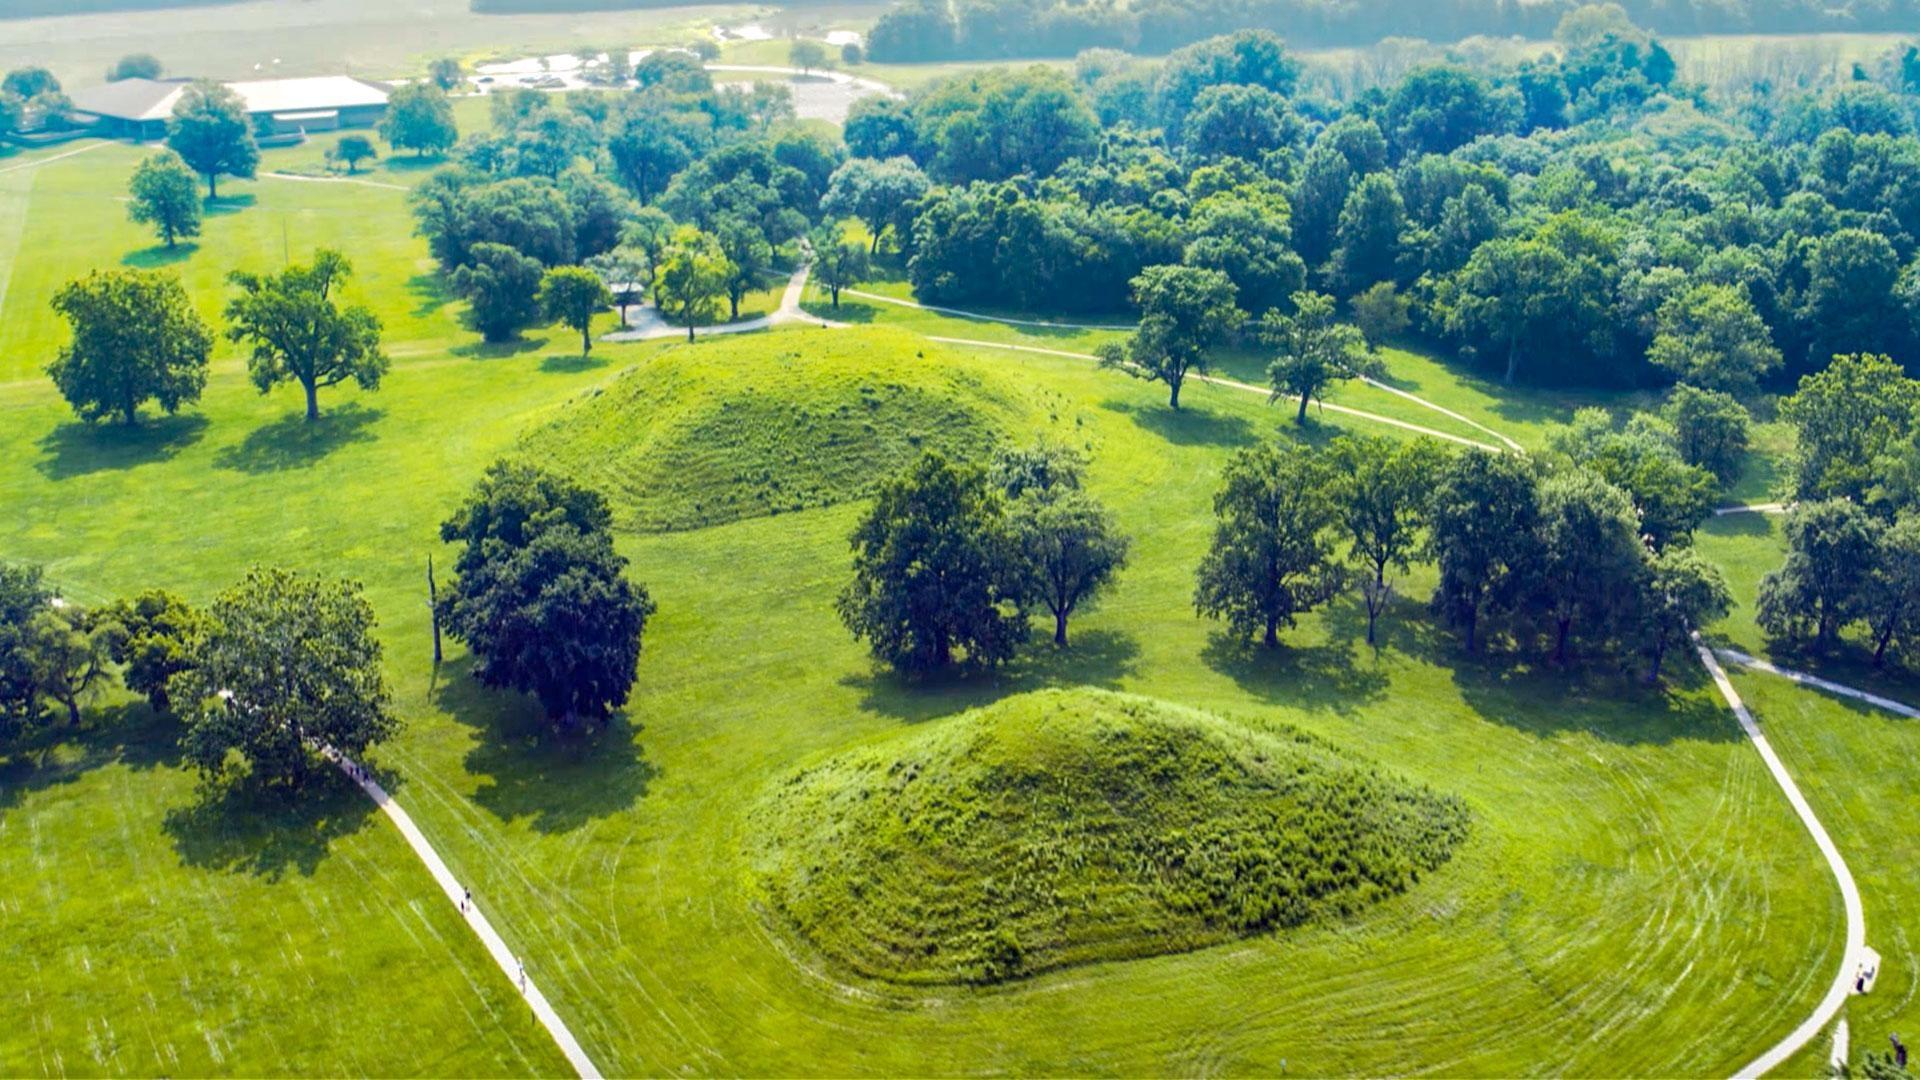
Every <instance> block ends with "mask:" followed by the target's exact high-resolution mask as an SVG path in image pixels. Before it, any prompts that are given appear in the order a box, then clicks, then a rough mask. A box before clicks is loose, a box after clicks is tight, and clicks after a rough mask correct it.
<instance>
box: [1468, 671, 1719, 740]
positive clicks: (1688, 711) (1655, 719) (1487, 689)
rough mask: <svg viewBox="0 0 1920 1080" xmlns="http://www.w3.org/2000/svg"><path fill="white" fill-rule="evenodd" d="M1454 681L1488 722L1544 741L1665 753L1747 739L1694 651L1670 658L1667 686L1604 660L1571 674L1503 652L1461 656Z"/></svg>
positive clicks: (1665, 681)
mask: <svg viewBox="0 0 1920 1080" xmlns="http://www.w3.org/2000/svg"><path fill="white" fill-rule="evenodd" d="M1450 666H1451V671H1452V675H1453V682H1454V685H1455V687H1456V688H1458V690H1459V691H1460V696H1461V699H1462V700H1464V701H1465V702H1466V703H1467V704H1468V705H1469V706H1471V707H1472V708H1473V711H1474V712H1475V713H1477V714H1478V715H1479V716H1481V717H1482V718H1484V719H1486V720H1489V721H1492V722H1494V723H1497V724H1503V725H1505V726H1507V727H1511V728H1514V729H1516V730H1519V731H1525V732H1528V733H1531V734H1534V735H1539V736H1543V737H1546V736H1554V735H1560V734H1564V733H1567V732H1585V733H1587V734H1590V735H1593V736H1595V737H1597V738H1599V739H1602V740H1604V741H1606V742H1610V743H1618V744H1621V745H1628V746H1640V745H1654V746H1664V745H1667V744H1670V743H1676V742H1683V741H1684V742H1737V741H1738V740H1740V739H1741V738H1743V737H1744V736H1743V735H1742V733H1741V731H1740V727H1739V724H1738V722H1737V721H1736V720H1735V719H1734V716H1733V713H1732V711H1731V710H1729V709H1728V708H1727V707H1726V703H1725V702H1723V701H1721V700H1720V697H1719V695H1718V694H1716V693H1700V692H1696V691H1700V690H1703V689H1705V687H1706V684H1707V682H1708V679H1707V674H1706V672H1705V671H1704V670H1703V669H1702V668H1701V667H1700V664H1699V662H1698V661H1696V660H1695V659H1694V658H1693V656H1692V655H1691V654H1690V653H1689V652H1687V651H1686V650H1675V651H1674V652H1673V653H1671V654H1670V655H1669V656H1668V657H1667V665H1666V670H1665V672H1664V674H1663V676H1662V680H1661V684H1660V685H1658V686H1652V685H1649V684H1648V683H1647V681H1646V680H1645V678H1643V677H1642V675H1641V674H1640V673H1639V672H1637V671H1632V670H1623V669H1621V668H1620V667H1619V666H1617V665H1613V664H1610V663H1609V662H1608V661H1606V660H1603V659H1592V660H1589V661H1587V662H1585V663H1580V662H1576V663H1574V664H1573V665H1571V666H1569V667H1567V668H1559V667H1555V666H1553V665H1551V664H1547V663H1543V662H1539V661H1535V660H1531V659H1516V658H1515V657H1513V656H1511V655H1507V654H1502V653H1499V652H1491V653H1487V654H1483V655H1480V656H1467V655H1465V654H1464V653H1456V655H1455V656H1454V657H1452V659H1451V665H1450Z"/></svg>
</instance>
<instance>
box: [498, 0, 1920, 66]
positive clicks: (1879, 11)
mask: <svg viewBox="0 0 1920 1080" xmlns="http://www.w3.org/2000/svg"><path fill="white" fill-rule="evenodd" d="M493 2H496V0H475V7H476V10H478V9H479V5H480V4H482V3H493ZM498 2H506V3H526V2H529V0H498ZM561 2H567V0H561ZM1579 7H1580V3H1579V0H1538V2H1536V0H1432V2H1423V3H1404V2H1401V0H1136V2H1134V3H1129V4H1124V5H1122V4H1095V3H1081V2H1073V0H905V2H903V3H900V4H898V5H896V6H895V7H894V8H893V9H891V10H890V11H888V12H887V13H886V14H884V15H882V16H881V17H880V19H879V20H878V21H877V22H876V23H875V24H874V28H873V31H872V33H871V35H870V39H869V54H870V55H871V56H872V57H873V59H875V60H878V61H882V62H907V61H923V60H960V59H966V60H989V59H1011V58H1026V57H1047V56H1072V55H1073V54H1075V53H1077V52H1079V51H1080V50H1082V49H1100V48H1104V49H1122V50H1125V51H1127V52H1136V53H1161V52H1167V51H1170V50H1172V49H1175V48H1178V47H1180V46H1183V45H1187V44H1191V43H1192V42H1195V41H1199V40H1201V39H1202V38H1206V37H1210V36H1213V35H1216V34H1225V33H1231V32H1233V31H1236V30H1249V29H1259V30H1271V31H1274V32H1276V33H1282V34H1285V35H1286V36H1287V37H1288V38H1289V39H1290V40H1292V41H1294V42H1295V43H1297V44H1300V45H1307V46H1316V47H1318V46H1347V45H1368V44H1372V43H1374V42H1377V41H1381V40H1384V39H1387V38H1421V39H1425V40H1428V41H1458V40H1460V39H1462V38H1467V37H1473V36H1476V35H1488V36H1493V37H1523V38H1531V39H1545V38H1548V37H1551V36H1552V35H1553V33H1554V31H1555V29H1556V28H1557V27H1558V26H1559V24H1560V21H1561V19H1562V18H1564V17H1565V16H1566V15H1567V14H1568V13H1569V12H1572V11H1574V10H1576V9H1577V8H1579ZM1621 7H1622V8H1623V10H1624V11H1625V13H1626V15H1627V16H1628V17H1629V18H1631V19H1633V21H1634V22H1636V23H1638V24H1640V25H1642V26H1646V27H1648V28H1649V29H1651V30H1653V31H1654V32H1656V33H1662V34H1755V33H1759V34H1789V33H1792V34H1808V33H1832V32H1841V31H1855V32H1859V31H1874V32H1888V33H1904V32H1907V31H1911V30H1912V29H1913V28H1914V27H1915V26H1916V25H1920V4H1916V3H1915V0H1842V2H1835V3H1829V2H1825V0H1680V2H1673V0H1623V3H1622V4H1621Z"/></svg>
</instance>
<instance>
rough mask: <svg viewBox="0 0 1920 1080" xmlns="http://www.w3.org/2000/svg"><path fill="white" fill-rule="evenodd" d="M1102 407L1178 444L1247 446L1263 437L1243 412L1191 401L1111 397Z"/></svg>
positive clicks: (1143, 429)
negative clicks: (1148, 402)
mask: <svg viewBox="0 0 1920 1080" xmlns="http://www.w3.org/2000/svg"><path fill="white" fill-rule="evenodd" d="M1101 408H1104V409H1110V410H1112V411H1113V412H1117V413H1119V414H1121V415H1122V416H1125V417H1127V418H1128V419H1130V420H1132V421H1133V422H1134V423H1135V424H1136V425H1138V426H1139V428H1140V429H1141V430H1142V431H1146V432H1150V433H1152V434H1154V435H1158V436H1159V437H1161V438H1162V439H1165V440H1166V441H1168V442H1170V443H1172V444H1174V445H1175V446H1245V445H1247V444H1248V443H1251V442H1253V441H1255V440H1257V439H1258V438H1259V437H1260V433H1259V432H1258V431H1256V430H1255V428H1254V425H1253V424H1252V423H1250V422H1248V420H1247V419H1246V418H1245V417H1243V416H1231V415H1228V414H1225V413H1216V412H1211V411H1208V410H1206V409H1196V408H1194V407H1193V406H1191V405H1183V406H1181V407H1180V408H1179V409H1178V410H1175V409H1172V408H1169V407H1168V406H1167V404H1166V403H1165V402H1160V403H1158V404H1154V405H1142V404H1140V403H1138V402H1133V401H1120V400H1108V401H1104V402H1102V403H1101Z"/></svg>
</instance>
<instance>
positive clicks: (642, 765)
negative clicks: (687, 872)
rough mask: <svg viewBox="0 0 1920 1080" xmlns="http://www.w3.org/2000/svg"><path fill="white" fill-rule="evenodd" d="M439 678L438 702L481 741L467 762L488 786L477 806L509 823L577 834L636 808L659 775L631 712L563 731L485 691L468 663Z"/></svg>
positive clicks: (503, 695)
mask: <svg viewBox="0 0 1920 1080" xmlns="http://www.w3.org/2000/svg"><path fill="white" fill-rule="evenodd" d="M439 678H440V682H439V686H438V688H437V689H436V690H435V693H434V697H435V703H436V704H437V705H438V706H439V707H440V708H442V709H444V710H446V711H447V712H448V713H449V714H451V715H452V716H453V717H454V719H456V720H458V721H459V722H460V723H462V724H465V725H467V726H468V727H470V728H472V729H473V733H474V736H475V738H476V740H477V741H476V744H475V746H474V747H473V749H472V750H470V751H468V753H467V757H466V762H465V764H466V769H467V771H468V772H469V773H472V774H473V775H474V776H477V777H480V778H481V780H482V783H481V785H480V789H479V790H478V791H476V792H475V793H474V796H473V800H474V802H476V803H478V804H480V806H482V807H484V808H485V809H486V810H487V811H488V812H489V813H491V814H493V815H494V816H495V817H498V818H499V819H500V820H502V821H509V822H511V821H518V820H520V819H522V818H525V819H528V822H529V824H531V825H532V826H533V828H534V829H535V830H536V831H538V832H542V833H549V834H552V833H566V832H572V831H573V830H575V829H578V828H579V827H581V826H582V825H586V824H588V823H590V822H593V821H596V820H598V819H600V818H604V817H607V816H609V815H612V814H617V813H620V812H622V811H624V810H629V809H631V808H632V807H633V806H634V805H635V804H636V803H638V802H639V801H640V800H641V799H642V798H644V797H646V794H647V790H648V788H649V787H650V786H651V785H652V783H653V781H654V780H655V779H657V778H658V777H659V775H660V770H659V768H658V767H657V766H655V765H653V764H652V763H650V762H648V761H647V760H646V758H645V756H644V754H643V751H642V750H641V748H640V745H639V741H638V735H639V728H638V727H637V726H636V725H635V724H634V723H633V722H632V721H631V720H630V719H629V718H628V717H627V715H626V714H625V713H616V714H615V715H614V716H613V718H612V719H611V720H609V721H608V722H607V723H606V724H605V725H604V726H602V725H595V724H588V725H586V726H585V727H584V728H583V729H582V730H580V731H576V732H567V733H563V732H557V731H555V730H554V729H553V727H552V726H551V725H550V724H548V723H547V721H546V718H545V717H543V716H542V715H541V714H540V709H539V706H538V705H537V704H536V703H535V702H534V701H533V700H532V699H531V698H528V697H524V696H522V695H519V694H515V693H513V692H511V691H495V690H489V689H487V688H486V687H484V686H482V685H480V683H479V682H477V681H476V680H475V679H474V678H473V677H472V675H471V674H470V665H469V662H468V661H466V660H460V661H456V662H454V663H452V664H448V665H446V666H445V668H444V669H443V670H442V672H441V674H440V676H439Z"/></svg>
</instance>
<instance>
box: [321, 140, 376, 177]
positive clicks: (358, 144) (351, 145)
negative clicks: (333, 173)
mask: <svg viewBox="0 0 1920 1080" xmlns="http://www.w3.org/2000/svg"><path fill="white" fill-rule="evenodd" d="M328 154H329V155H330V156H331V157H332V158H333V159H334V160H336V161H344V162H346V163H347V175H348V176H352V175H353V174H354V173H355V172H357V171H358V170H359V168H360V163H361V162H363V161H372V160H373V159H375V158H377V157H379V156H380V151H378V150H376V149H374V146H373V140H372V139H369V138H367V137H366V136H365V135H343V136H341V138H340V141H339V142H338V143H336V144H334V147H333V149H332V150H330V151H328Z"/></svg>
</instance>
